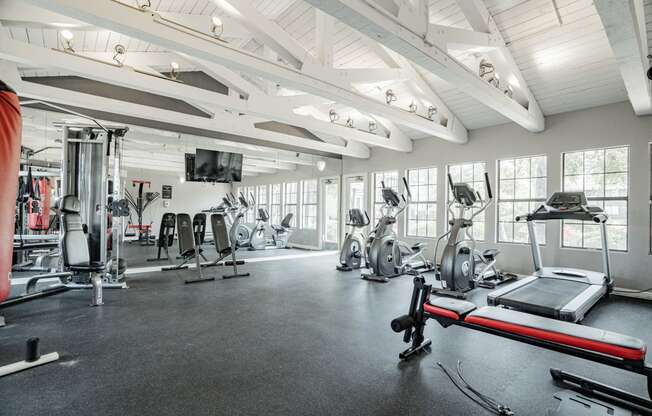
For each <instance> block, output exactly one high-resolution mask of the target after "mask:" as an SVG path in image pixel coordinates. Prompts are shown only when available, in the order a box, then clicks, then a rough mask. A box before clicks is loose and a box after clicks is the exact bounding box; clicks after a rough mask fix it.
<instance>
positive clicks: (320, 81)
mask: <svg viewBox="0 0 652 416" xmlns="http://www.w3.org/2000/svg"><path fill="white" fill-rule="evenodd" d="M29 1H30V2H31V3H33V4H36V5H38V6H39V7H43V8H46V9H48V10H51V11H54V12H57V13H62V14H65V15H67V16H70V17H73V18H76V19H80V20H83V21H88V22H90V23H92V24H96V25H98V26H102V27H110V28H111V29H112V30H115V31H117V32H119V33H123V34H125V35H127V36H131V37H134V38H137V39H141V40H144V41H147V42H151V43H154V44H157V45H159V46H161V47H163V48H166V49H170V50H174V51H177V52H182V53H186V54H188V55H192V56H196V57H198V58H201V59H205V60H207V61H211V62H214V63H217V64H220V65H224V66H227V67H229V68H231V69H232V70H237V71H243V72H248V73H251V74H253V75H257V76H261V77H264V78H266V79H270V80H273V81H275V82H277V83H279V84H281V85H283V86H284V87H287V88H290V89H295V90H299V91H304V92H308V93H311V94H315V95H319V96H322V97H325V98H330V99H333V100H335V101H338V102H340V103H342V104H346V105H350V106H352V107H354V108H361V109H362V110H363V111H369V112H371V113H373V114H377V115H379V116H382V117H385V118H387V119H388V120H392V121H394V122H395V123H397V124H400V125H405V126H408V127H411V128H413V129H416V130H419V131H422V132H424V133H426V134H430V135H433V136H437V137H440V138H442V139H444V140H449V141H452V142H464V140H465V139H464V138H460V137H457V136H455V135H454V133H453V132H451V131H449V130H448V129H446V128H445V127H444V126H441V125H438V124H437V123H433V122H432V121H430V120H426V119H423V118H422V117H419V116H417V115H414V114H410V113H409V112H408V111H407V110H403V109H399V108H396V107H392V106H388V105H386V104H385V103H384V102H381V101H379V100H375V99H373V98H370V97H367V96H365V95H363V94H360V93H356V92H353V91H351V90H350V88H348V86H346V85H342V83H337V82H333V81H332V80H328V79H325V78H326V77H323V76H320V75H319V71H318V70H314V71H307V72H306V71H305V68H304V70H303V71H299V70H296V69H293V68H290V67H288V66H287V65H284V64H281V63H278V62H273V61H270V60H268V59H265V58H263V57H261V56H258V55H254V54H251V53H248V52H246V51H243V50H238V49H235V48H232V47H230V46H229V45H228V44H225V43H223V42H219V41H218V40H215V39H213V38H210V37H208V36H204V35H200V34H197V33H195V32H192V31H189V30H188V29H185V28H184V27H181V26H178V25H174V24H171V23H170V22H168V21H163V20H161V18H160V17H159V16H158V15H157V14H156V13H153V12H151V11H150V12H148V11H142V10H140V9H137V8H134V7H130V6H128V5H125V4H122V3H119V2H115V1H111V0H95V1H93V2H88V1H86V0H29ZM304 66H305V65H304ZM313 66H314V65H313Z"/></svg>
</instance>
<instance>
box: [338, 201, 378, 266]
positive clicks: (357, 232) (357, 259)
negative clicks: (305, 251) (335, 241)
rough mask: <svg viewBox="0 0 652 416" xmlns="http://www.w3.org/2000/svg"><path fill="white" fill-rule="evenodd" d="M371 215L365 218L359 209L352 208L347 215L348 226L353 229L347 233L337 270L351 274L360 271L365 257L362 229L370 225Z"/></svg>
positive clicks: (365, 215) (365, 214)
mask: <svg viewBox="0 0 652 416" xmlns="http://www.w3.org/2000/svg"><path fill="white" fill-rule="evenodd" d="M369 222H370V220H369V215H367V212H366V211H365V213H364V216H363V215H362V211H361V210H360V209H359V208H351V209H350V210H349V213H348V215H347V220H346V225H348V226H350V227H351V229H350V230H349V232H348V233H346V238H345V239H344V244H343V245H342V251H340V264H339V265H337V266H336V267H335V269H337V270H339V271H341V272H350V271H351V270H353V269H359V268H360V266H361V265H362V259H363V257H365V240H366V239H365V236H364V233H363V232H362V229H363V228H365V227H366V226H367V225H369Z"/></svg>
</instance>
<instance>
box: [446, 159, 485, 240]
mask: <svg viewBox="0 0 652 416" xmlns="http://www.w3.org/2000/svg"><path fill="white" fill-rule="evenodd" d="M486 171H487V164H486V163H485V162H475V163H473V162H471V163H460V164H456V165H448V173H449V174H450V175H451V177H452V178H453V182H456V183H457V182H463V183H468V184H469V186H470V187H471V188H473V189H475V190H476V191H477V192H479V193H480V195H481V196H482V198H483V199H484V198H486V195H485V189H484V187H485V185H484V173H485V172H486ZM447 180H448V178H447ZM452 198H453V195H452V194H451V190H450V189H449V190H448V201H449V202H450V201H451V199H452ZM447 211H448V210H447ZM474 212H475V209H471V213H474ZM485 214H486V213H485V212H482V213H481V214H480V215H478V216H477V217H475V218H474V219H473V226H472V227H471V229H470V232H471V233H473V234H472V235H473V238H474V239H475V240H477V241H484V221H485ZM446 215H447V218H448V216H449V215H450V213H449V212H446ZM455 215H457V213H456V214H455Z"/></svg>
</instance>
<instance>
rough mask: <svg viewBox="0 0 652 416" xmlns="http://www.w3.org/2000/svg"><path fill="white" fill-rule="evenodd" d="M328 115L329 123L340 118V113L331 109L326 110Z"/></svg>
mask: <svg viewBox="0 0 652 416" xmlns="http://www.w3.org/2000/svg"><path fill="white" fill-rule="evenodd" d="M328 117H329V118H330V119H331V123H335V122H336V121H337V120H339V119H340V115H339V114H337V112H336V111H335V110H332V109H331V110H330V111H329V112H328Z"/></svg>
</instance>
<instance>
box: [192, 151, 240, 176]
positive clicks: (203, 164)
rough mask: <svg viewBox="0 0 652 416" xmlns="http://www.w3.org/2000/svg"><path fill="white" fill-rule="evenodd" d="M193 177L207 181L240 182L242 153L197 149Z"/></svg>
mask: <svg viewBox="0 0 652 416" xmlns="http://www.w3.org/2000/svg"><path fill="white" fill-rule="evenodd" d="M195 155H196V156H195V177H196V178H197V180H203V181H207V182H223V183H231V182H240V181H241V180H242V154H240V153H229V152H216V151H214V150H206V149H197V151H196V154H195Z"/></svg>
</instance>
